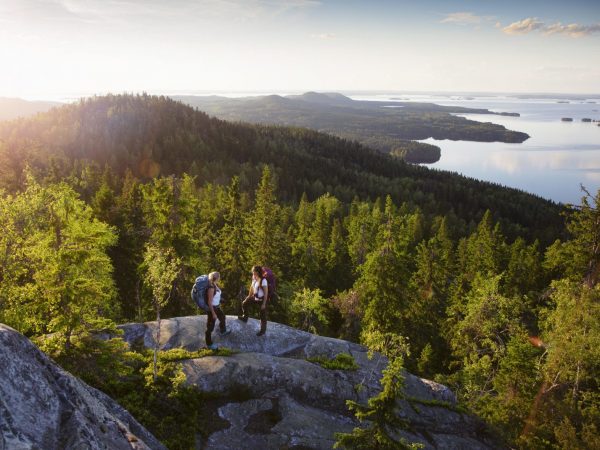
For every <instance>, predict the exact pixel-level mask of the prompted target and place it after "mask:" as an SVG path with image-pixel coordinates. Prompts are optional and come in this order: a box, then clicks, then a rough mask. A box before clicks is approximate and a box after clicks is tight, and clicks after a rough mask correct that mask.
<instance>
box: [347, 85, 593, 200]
mask: <svg viewBox="0 0 600 450" xmlns="http://www.w3.org/2000/svg"><path fill="white" fill-rule="evenodd" d="M350 96H351V97H352V98H354V99H355V100H379V101H388V100H398V101H413V102H427V103H436V104H438V105H448V106H464V107H468V108H485V109H489V110H491V111H495V112H517V113H519V114H521V117H506V116H495V115H488V114H464V115H463V116H464V117H467V118H469V119H471V120H476V121H480V122H493V123H497V124H500V125H504V126H505V127H506V128H508V129H510V130H515V131H523V132H525V133H527V134H529V135H530V136H531V137H530V138H529V139H528V140H526V141H525V142H523V143H522V144H504V143H501V142H491V143H487V142H469V141H449V140H441V141H438V140H435V139H426V140H424V141H422V142H427V143H430V144H434V145H437V146H438V147H440V148H441V150H442V156H441V158H440V160H439V161H438V162H437V163H435V164H428V165H427V166H428V167H433V168H436V169H440V170H449V171H452V172H457V173H461V174H463V175H466V176H469V177H473V178H478V179H481V180H486V181H492V182H495V183H499V184H502V185H505V186H510V187H514V188H518V189H521V190H524V191H527V192H531V193H533V194H537V195H539V196H541V197H544V198H548V199H551V200H554V201H557V202H563V203H574V204H578V203H579V202H580V199H581V196H582V191H581V189H580V185H584V186H585V187H586V189H588V190H589V191H590V192H591V193H592V194H595V193H596V191H597V190H598V189H600V126H597V125H598V124H597V123H584V122H581V119H582V118H591V119H594V120H600V96H595V97H590V98H582V97H580V96H577V97H576V98H573V99H571V100H567V99H566V98H565V97H564V96H561V97H557V98H517V97H516V96H509V95H486V96H478V95H477V94H466V95H463V96H458V95H423V94H419V95H416V94H378V95H350ZM559 102H560V103H559ZM564 102H568V103H564ZM562 117H571V118H573V122H562V121H561V118H562Z"/></svg>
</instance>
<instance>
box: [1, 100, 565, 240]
mask: <svg viewBox="0 0 600 450" xmlns="http://www.w3.org/2000/svg"><path fill="white" fill-rule="evenodd" d="M0 139H1V142H2V143H1V144H0V158H1V160H0V184H1V186H0V187H3V188H5V189H7V190H8V191H9V192H10V191H14V190H15V189H17V188H19V187H21V186H22V183H23V177H22V169H23V167H25V165H26V164H30V165H31V166H32V167H33V168H34V169H36V170H38V171H40V172H44V173H45V172H47V169H49V170H50V171H49V173H51V174H52V177H54V179H61V178H63V177H67V176H69V175H72V174H73V173H75V172H77V171H81V170H82V169H81V167H82V164H83V163H84V162H86V161H87V162H94V163H95V164H97V165H98V166H99V167H100V168H102V167H104V166H105V165H109V166H110V167H111V168H112V170H113V171H114V172H116V173H118V174H120V175H123V174H125V172H126V171H128V170H130V171H132V172H133V174H134V176H136V177H138V178H141V179H142V180H144V179H145V180H148V179H150V178H153V177H155V176H158V175H169V174H176V175H180V174H182V173H184V172H185V173H189V174H191V175H194V176H197V182H198V183H200V184H203V183H205V182H217V183H219V184H226V183H228V182H229V180H230V179H231V177H232V176H235V175H237V176H239V178H240V188H241V190H242V191H244V192H252V191H253V189H254V188H255V186H256V184H257V183H258V180H259V178H260V172H261V168H262V166H263V165H264V164H269V165H272V167H273V168H274V170H275V173H276V175H277V177H278V188H279V191H278V196H279V198H280V199H281V200H283V201H288V202H294V203H295V202H297V201H298V200H299V199H300V197H301V195H302V194H303V193H306V194H307V195H308V197H309V199H314V198H317V197H318V196H320V195H322V194H324V193H325V192H330V193H331V194H333V195H335V196H336V197H337V198H339V199H340V200H342V201H344V202H350V201H351V200H352V199H353V198H354V197H359V198H361V199H365V200H366V199H371V200H374V199H375V198H377V197H385V196H386V195H388V194H389V195H391V196H392V198H393V200H394V201H395V202H397V203H398V204H401V203H404V202H406V203H407V204H408V205H409V206H410V205H412V206H418V207H420V208H421V210H422V211H423V212H424V213H425V214H427V215H430V216H433V215H440V214H444V215H446V214H449V215H450V217H455V218H456V220H457V221H458V222H460V223H462V224H463V227H465V226H472V225H474V224H475V223H477V222H478V221H479V220H480V219H481V217H482V216H483V213H484V212H485V211H486V210H488V209H489V210H491V211H492V212H493V215H494V219H495V220H497V221H500V222H501V223H502V225H503V226H504V232H505V233H507V235H509V236H511V235H512V236H516V235H524V236H528V237H529V238H534V237H536V238H540V239H541V240H542V241H543V242H549V241H551V240H553V239H554V238H555V237H556V233H557V230H560V229H561V226H562V225H561V224H562V220H561V218H560V217H559V210H560V207H559V206H558V205H555V204H553V203H551V202H549V201H545V200H543V199H541V198H538V197H535V196H533V195H529V194H526V193H524V192H521V191H518V190H515V189H508V188H504V187H501V186H499V185H495V184H491V183H487V182H483V181H477V180H474V179H468V178H465V177H463V176H459V175H456V174H452V173H448V172H440V171H434V170H429V169H427V168H423V167H416V166H410V165H407V164H405V163H403V162H402V161H399V160H397V159H395V158H393V157H390V156H388V155H385V154H382V153H380V152H377V151H374V150H370V149H368V148H365V147H363V146H361V145H360V144H358V143H356V142H351V141H347V140H343V139H340V138H336V137H332V136H329V135H326V134H323V133H318V132H315V131H310V130H307V129H299V128H289V127H276V126H261V125H249V124H241V123H229V122H225V121H223V120H219V119H216V118H211V117H209V116H208V115H207V114H205V113H203V112H199V111H196V110H194V109H193V108H191V107H189V106H186V105H183V104H182V103H179V102H176V101H174V100H171V99H168V98H165V97H156V96H149V95H141V96H133V95H109V96H104V97H94V98H91V99H87V100H82V101H80V102H79V103H77V104H72V105H66V106H63V107H61V108H57V109H54V110H52V111H49V112H47V113H42V114H39V115H37V116H36V117H32V118H27V119H19V120H16V121H12V122H5V123H2V124H0Z"/></svg>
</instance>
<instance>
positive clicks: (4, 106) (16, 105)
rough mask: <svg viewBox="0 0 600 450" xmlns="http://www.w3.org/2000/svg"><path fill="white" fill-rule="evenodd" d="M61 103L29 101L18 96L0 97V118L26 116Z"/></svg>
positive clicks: (8, 118) (7, 118)
mask: <svg viewBox="0 0 600 450" xmlns="http://www.w3.org/2000/svg"><path fill="white" fill-rule="evenodd" d="M61 105H62V103H58V102H40V101H35V102H30V101H27V100H22V99H20V98H6V97H0V120H10V119H16V118H17V117H28V116H32V115H34V114H37V113H39V112H45V111H48V110H49V109H50V108H54V107H55V106H61Z"/></svg>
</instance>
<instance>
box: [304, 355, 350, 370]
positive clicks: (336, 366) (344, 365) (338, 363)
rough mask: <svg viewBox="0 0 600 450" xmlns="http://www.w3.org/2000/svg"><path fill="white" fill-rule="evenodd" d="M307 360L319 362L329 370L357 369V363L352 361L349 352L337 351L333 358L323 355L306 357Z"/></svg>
mask: <svg viewBox="0 0 600 450" xmlns="http://www.w3.org/2000/svg"><path fill="white" fill-rule="evenodd" d="M307 361H310V362H313V363H316V364H319V365H320V366H321V367H324V368H325V369H331V370H356V369H358V364H356V361H354V358H353V357H352V355H350V354H349V353H338V354H337V355H335V358H333V359H328V358H325V357H323V356H318V357H314V358H307Z"/></svg>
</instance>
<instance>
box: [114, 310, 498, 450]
mask: <svg viewBox="0 0 600 450" xmlns="http://www.w3.org/2000/svg"><path fill="white" fill-rule="evenodd" d="M227 326H228V328H230V329H231V330H232V333H231V334H229V335H227V336H224V337H223V336H220V334H219V332H218V330H215V332H214V333H213V342H214V343H216V344H217V345H219V346H222V347H227V348H230V349H232V350H234V351H235V353H234V354H233V355H231V356H217V355H215V356H208V357H204V358H197V359H189V360H185V361H183V362H182V366H183V372H184V374H185V376H186V383H187V384H188V385H191V386H196V387H197V388H198V389H200V390H201V391H203V392H205V393H207V394H208V395H209V396H211V397H218V398H220V399H222V403H221V404H220V405H219V406H218V407H215V410H214V411H213V413H214V414H215V415H218V416H219V417H220V418H221V419H224V420H226V421H227V422H229V426H228V427H227V428H225V429H220V430H216V431H215V432H214V433H212V434H211V435H210V436H209V437H208V440H207V442H206V443H205V444H206V448H208V449H228V448H244V449H246V450H252V449H268V448H290V449H292V448H296V449H330V448H332V446H333V444H334V443H335V441H336V438H335V433H338V432H349V431H351V430H352V429H353V428H354V427H357V426H360V424H359V422H358V421H357V420H356V419H355V417H354V415H353V414H352V413H351V412H350V411H349V410H348V409H347V406H346V400H354V401H357V402H361V403H366V401H367V400H368V398H369V397H371V396H373V395H376V394H377V393H378V392H380V391H381V386H380V384H379V380H380V379H381V375H382V370H383V369H384V368H385V367H386V364H387V360H386V358H385V357H384V356H382V355H381V354H378V353H375V354H374V355H373V358H369V357H368V352H367V349H366V348H365V347H363V346H361V345H358V344H355V343H352V342H347V341H343V340H340V339H333V338H327V337H322V336H316V335H313V334H310V333H306V332H303V331H300V330H297V329H295V328H291V327H288V326H285V325H282V324H278V323H273V322H269V323H268V326H267V334H266V335H265V336H261V337H257V336H256V331H258V329H259V326H260V323H259V321H258V320H255V319H250V320H249V321H248V322H247V323H244V322H241V321H239V320H237V319H236V318H235V317H232V316H227ZM205 327H206V317H205V315H202V316H192V317H180V318H174V319H168V320H163V321H162V323H161V339H160V343H159V347H160V348H161V349H165V350H166V349H171V348H178V347H181V348H185V349H187V350H198V349H201V348H204V347H205V346H206V345H205V342H204V330H205ZM120 328H121V329H122V330H123V332H124V334H123V338H124V339H125V340H126V341H127V342H128V343H129V344H130V345H131V346H132V347H140V346H141V347H148V348H153V347H154V345H155V342H156V322H147V323H145V324H126V325H122V326H120ZM217 328H218V327H217ZM340 353H348V354H350V355H352V357H353V358H354V360H355V361H356V363H357V365H358V369H357V370H350V371H348V370H330V369H325V368H323V367H321V366H320V365H319V364H316V363H314V362H310V361H308V360H307V359H308V358H314V357H325V358H329V359H332V358H334V357H335V356H336V355H338V354H340ZM403 375H404V379H405V382H404V393H405V397H406V398H405V399H403V400H401V401H399V402H398V405H397V414H398V415H399V416H401V417H403V418H405V419H406V420H407V421H408V422H409V424H410V429H411V432H410V433H408V432H404V431H402V432H399V434H398V436H402V437H404V438H406V439H408V440H409V441H411V442H420V443H422V444H423V445H424V447H425V448H428V449H442V448H443V449H464V448H469V449H490V448H501V445H500V444H498V441H497V440H496V439H495V438H494V437H493V435H492V434H491V433H490V431H489V430H488V428H487V427H486V426H485V424H484V423H483V422H482V421H481V420H479V419H477V418H475V417H472V416H470V415H468V414H464V413H462V412H460V411H459V410H458V409H457V408H455V405H456V398H455V396H454V394H453V393H452V391H451V390H450V389H448V388H447V387H446V386H443V385H441V384H439V383H435V382H433V381H430V380H425V379H422V378H419V377H416V376H414V375H412V374H410V373H408V372H404V374H403Z"/></svg>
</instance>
